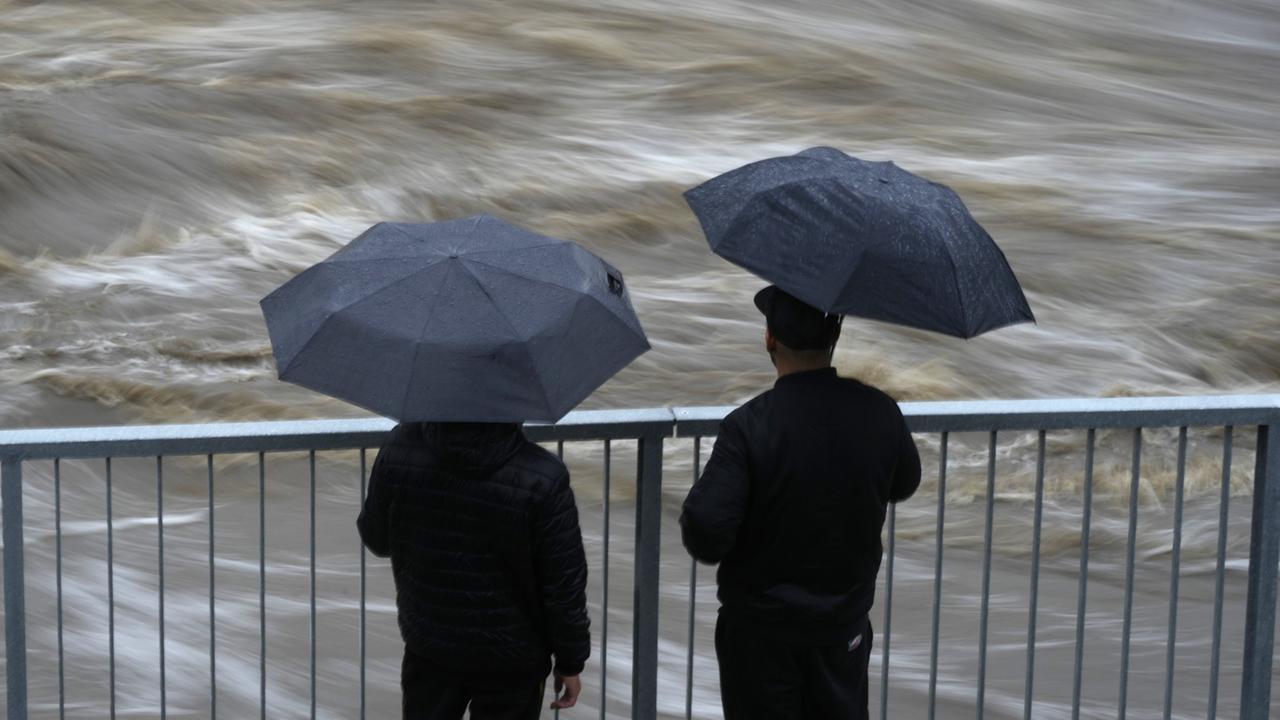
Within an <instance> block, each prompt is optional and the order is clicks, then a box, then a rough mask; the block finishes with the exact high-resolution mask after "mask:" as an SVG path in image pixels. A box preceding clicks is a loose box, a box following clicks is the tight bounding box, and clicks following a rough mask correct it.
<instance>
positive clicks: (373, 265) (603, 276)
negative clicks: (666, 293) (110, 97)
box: [261, 215, 649, 422]
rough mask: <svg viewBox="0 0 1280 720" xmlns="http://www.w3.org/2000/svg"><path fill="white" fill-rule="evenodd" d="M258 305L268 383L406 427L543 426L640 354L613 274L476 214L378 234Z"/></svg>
mask: <svg viewBox="0 0 1280 720" xmlns="http://www.w3.org/2000/svg"><path fill="white" fill-rule="evenodd" d="M261 304H262V312H263V315H265V316H266V320H267V330H268V332H269V334H270V335H271V347H272V350H273V352H274V354H275V358H276V364H277V367H278V369H279V372H280V378H281V379H282V380H287V381H289V382H292V383H296V384H298V385H302V386H304V387H308V388H311V389H313V390H318V391H320V392H322V393H325V394H327V395H332V396H334V397H337V398H340V399H343V400H346V401H348V402H351V403H354V404H356V405H359V406H361V407H364V408H367V409H369V410H372V411H374V412H377V413H379V414H381V415H385V416H388V417H392V418H395V419H398V420H401V421H406V422H409V421H424V420H451V421H464V422H465V421H470V422H521V421H540V422H552V421H555V420H558V419H559V418H560V417H561V416H563V415H564V414H565V413H566V412H568V411H569V410H570V409H572V408H573V407H574V406H575V405H577V404H578V403H579V402H581V401H582V400H583V399H584V398H586V397H587V396H588V395H590V394H591V392H592V391H593V390H595V389H596V388H597V387H599V386H600V385H601V384H603V383H604V382H605V381H606V380H608V379H609V378H610V377H612V376H613V375H614V374H615V373H617V372H618V371H619V370H621V369H622V368H623V367H624V366H626V365H627V363H629V362H631V361H632V360H634V359H635V358H636V357H637V356H639V355H640V354H641V353H643V352H644V351H646V350H648V349H649V343H648V341H647V340H646V339H645V335H644V330H643V329H642V328H641V327H640V321H639V320H638V319H637V318H636V315H635V311H634V310H633V309H632V307H631V300H630V298H629V297H628V295H627V290H626V286H625V285H624V283H623V280H622V275H621V273H619V272H618V271H617V270H616V269H614V268H613V267H611V266H610V265H609V264H608V263H606V262H604V261H603V260H601V259H600V258H598V257H596V256H595V255H593V254H592V253H591V252H589V251H587V250H586V249H584V248H582V247H581V246H579V245H577V244H575V243H572V242H569V241H567V240H557V239H555V238H549V237H544V236H542V235H537V234H535V233H532V232H529V231H527V230H523V229H521V228H518V227H515V226H513V225H509V224H507V223H504V222H502V221H501V220H498V219H496V218H494V217H491V216H488V215H477V216H475V217H469V218H464V219H461V220H452V221H448V222H440V223H432V224H400V223H379V224H377V225H374V226H373V227H371V228H369V229H368V230H367V231H365V232H364V233H363V234H362V235H360V237H358V238H356V239H355V240H353V241H351V243H350V244H349V245H347V246H346V247H344V248H342V249H341V250H339V251H338V252H336V253H334V254H333V255H332V256H331V257H329V258H328V259H326V260H324V261H323V262H321V263H319V264H317V265H315V266H313V267H310V268H308V269H307V270H305V271H303V272H302V273H300V274H299V275H298V276H296V277H294V278H293V279H291V280H289V281H288V282H287V283H285V284H284V285H282V286H281V287H280V288H278V289H276V290H275V291H274V292H272V293H271V294H270V295H268V296H267V297H265V298H263V299H262V303H261Z"/></svg>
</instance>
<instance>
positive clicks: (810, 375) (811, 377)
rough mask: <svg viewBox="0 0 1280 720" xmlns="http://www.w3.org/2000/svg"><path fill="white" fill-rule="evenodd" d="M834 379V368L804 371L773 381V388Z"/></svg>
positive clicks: (788, 374)
mask: <svg viewBox="0 0 1280 720" xmlns="http://www.w3.org/2000/svg"><path fill="white" fill-rule="evenodd" d="M835 377H836V369H835V368H834V367H824V368H818V369H817V370H804V371H802V372H793V373H787V374H786V375H783V376H782V377H780V378H778V379H777V380H775V381H774V383H773V386H774V387H775V388H776V387H781V386H783V385H794V384H798V383H804V382H811V381H815V380H817V381H821V380H832V379H835Z"/></svg>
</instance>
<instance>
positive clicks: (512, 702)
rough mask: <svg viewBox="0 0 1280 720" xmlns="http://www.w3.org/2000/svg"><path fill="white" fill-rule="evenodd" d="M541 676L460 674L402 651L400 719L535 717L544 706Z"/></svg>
mask: <svg viewBox="0 0 1280 720" xmlns="http://www.w3.org/2000/svg"><path fill="white" fill-rule="evenodd" d="M546 684H547V680H546V678H545V677H542V678H538V677H531V676H529V675H527V674H526V675H504V674H492V675H489V674H486V675H479V674H461V673H454V672H449V671H448V670H445V669H443V668H441V667H440V666H439V665H436V664H433V663H431V662H430V661H428V660H426V659H424V658H422V657H420V656H418V655H415V654H414V653H411V652H409V651H407V650H406V651H405V653H404V662H403V663H402V664H401V666H400V689H401V691H402V693H403V702H402V707H403V709H404V720H461V718H462V715H463V713H465V712H466V711H467V707H468V706H470V708H471V718H472V720H537V718H538V716H539V714H541V712H542V696H543V694H544V693H545V691H546Z"/></svg>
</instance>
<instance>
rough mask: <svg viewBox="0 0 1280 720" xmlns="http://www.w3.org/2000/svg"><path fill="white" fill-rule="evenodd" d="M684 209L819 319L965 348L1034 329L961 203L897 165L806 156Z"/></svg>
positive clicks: (743, 175)
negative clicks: (998, 334)
mask: <svg viewBox="0 0 1280 720" xmlns="http://www.w3.org/2000/svg"><path fill="white" fill-rule="evenodd" d="M685 199H686V200H687V201H688V202H689V206H690V207H692V208H693V211H694V213H695V214H697V216H698V220H699V221H700V222H701V223H702V229H703V231H704V232H705V233H706V236H707V241H708V242H709V243H710V245H711V249H712V251H714V252H715V253H716V254H718V255H720V256H721V257H724V258H725V259H727V260H729V261H731V262H733V263H736V264H738V265H741V266H742V267H744V268H746V269H747V270H750V271H751V272H753V273H755V274H757V275H759V276H760V277H762V278H764V279H765V280H768V281H769V282H771V283H773V284H775V285H777V286H778V287H780V288H782V289H783V290H786V291H787V292H788V293H790V294H792V295H794V296H795V297H797V298H800V299H801V300H803V301H805V302H806V303H808V304H810V305H813V306H814V307H817V308H820V309H821V310H823V311H825V312H829V313H838V314H842V315H857V316H860V317H865V318H871V319H873V320H884V321H887V322H893V323H898V324H901V325H909V326H912V327H918V328H923V329H925V330H936V331H938V332H943V333H946V334H948V335H955V336H958V337H964V338H968V337H973V336H974V335H978V334H981V333H984V332H986V331H988V330H994V329H996V328H999V327H1003V326H1005V325H1011V324H1013V323H1020V322H1026V321H1032V322H1034V321H1035V318H1034V317H1033V316H1032V315H1031V308H1030V307H1028V305H1027V300H1026V298H1025V297H1024V296H1023V294H1022V288H1021V287H1019V286H1018V281H1017V279H1016V278H1015V277H1014V276H1013V271H1012V270H1011V269H1010V268H1009V263H1008V261H1006V260H1005V257H1004V253H1002V252H1001V251H1000V248H998V247H996V244H995V242H993V241H992V240H991V236H990V235H988V234H987V232H986V231H985V230H983V229H982V226H980V225H979V224H978V223H977V221H976V220H974V219H973V217H972V216H971V215H970V214H969V211H968V210H967V209H966V208H965V206H964V203H963V202H961V200H960V197H959V196H958V195H956V193H955V192H954V191H952V190H951V189H950V188H948V187H947V186H945V185H941V184H939V183H935V182H930V181H929V180H925V179H924V178H921V177H918V176H916V175H912V174H911V173H909V172H907V171H906V170H903V169H902V168H900V167H898V166H897V165H894V164H893V163H892V162H867V161H865V160H859V159H858V158H855V157H852V156H849V155H846V154H844V153H842V152H840V151H839V150H836V149H835V148H829V147H818V148H811V149H809V150H805V151H804V152H802V153H799V154H797V155H792V156H788V157H779V158H771V159H768V160H762V161H760V162H755V163H751V164H749V165H745V166H743V167H740V168H738V169H736V170H732V171H730V172H727V173H725V174H723V175H720V176H718V177H715V178H712V179H711V180H709V181H707V182H705V183H703V184H702V185H699V186H698V187H696V188H693V189H692V190H689V191H688V192H686V193H685Z"/></svg>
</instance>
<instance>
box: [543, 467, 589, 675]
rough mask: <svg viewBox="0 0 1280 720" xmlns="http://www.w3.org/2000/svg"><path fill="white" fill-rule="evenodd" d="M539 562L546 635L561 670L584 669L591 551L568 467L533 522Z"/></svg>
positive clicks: (558, 670)
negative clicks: (586, 549)
mask: <svg viewBox="0 0 1280 720" xmlns="http://www.w3.org/2000/svg"><path fill="white" fill-rule="evenodd" d="M533 531H534V537H533V549H534V563H535V568H536V572H537V578H538V586H539V588H538V589H539V594H540V596H541V601H542V613H543V618H544V620H545V622H546V631H547V637H548V639H549V640H550V642H551V651H552V653H553V654H554V655H555V670H556V672H558V673H560V674H561V675H566V676H568V675H577V674H579V673H581V672H582V668H583V666H584V665H585V664H586V662H587V657H588V656H589V655H590V654H591V632H590V630H589V627H590V624H591V623H590V620H589V619H588V617H587V556H586V553H585V552H584V551H583V548H582V529H581V528H580V527H579V526H578V507H577V504H576V503H575V502H574V499H573V490H572V489H571V488H570V487H569V473H568V472H567V471H566V472H565V473H564V474H562V475H561V476H560V477H559V478H557V479H556V481H555V483H554V485H553V487H552V490H551V492H550V493H548V494H547V495H546V497H544V498H542V500H541V502H540V503H539V505H538V508H537V515H536V517H535V518H534V523H533Z"/></svg>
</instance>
